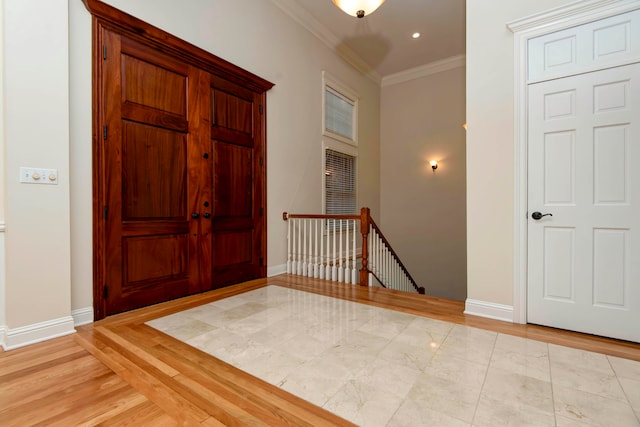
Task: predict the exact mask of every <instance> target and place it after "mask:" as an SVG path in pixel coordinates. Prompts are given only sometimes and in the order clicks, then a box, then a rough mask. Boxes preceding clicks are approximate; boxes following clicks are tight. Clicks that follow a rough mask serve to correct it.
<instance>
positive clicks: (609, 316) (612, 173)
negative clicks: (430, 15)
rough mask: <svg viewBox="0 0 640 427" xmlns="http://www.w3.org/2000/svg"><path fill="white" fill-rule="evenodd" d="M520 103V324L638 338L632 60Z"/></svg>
mask: <svg viewBox="0 0 640 427" xmlns="http://www.w3.org/2000/svg"><path fill="white" fill-rule="evenodd" d="M528 99H529V100H528V103H529V131H528V211H529V212H528V215H529V220H528V277H527V301H528V302H527V305H528V307H527V317H528V322H529V323H536V324H541V325H547V326H552V327H557V328H562V329H569V330H574V331H580V332H587V333H591V334H596V335H603V336H608V337H614V338H620V339H625V340H630V341H636V342H640V64H632V65H626V66H621V67H616V68H611V69H606V70H601V71H596V72H591V73H585V74H581V75H576V76H571V77H566V78H561V79H556V80H550V81H546V82H541V83H536V84H532V85H530V86H529V98H528ZM535 212H540V213H541V214H542V215H545V214H549V215H548V216H542V217H541V218H539V219H534V213H535Z"/></svg>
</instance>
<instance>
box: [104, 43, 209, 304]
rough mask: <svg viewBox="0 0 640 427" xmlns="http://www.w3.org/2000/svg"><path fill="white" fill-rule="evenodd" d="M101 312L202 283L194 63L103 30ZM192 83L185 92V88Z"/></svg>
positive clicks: (180, 293)
mask: <svg viewBox="0 0 640 427" xmlns="http://www.w3.org/2000/svg"><path fill="white" fill-rule="evenodd" d="M104 46H105V51H104V66H105V68H104V70H105V73H104V78H103V84H104V99H105V113H106V114H105V125H104V130H103V139H104V141H103V147H104V148H103V149H104V151H103V152H104V162H105V167H104V176H105V193H104V195H105V204H104V207H103V217H104V220H105V231H106V232H105V250H106V253H105V257H106V266H105V267H106V269H105V270H106V271H105V273H106V277H105V279H106V280H105V289H104V297H105V299H106V313H105V314H106V315H109V314H114V313H118V312H121V311H125V310H129V309H132V308H137V307H141V306H145V305H150V304H153V303H157V302H160V301H165V300H168V299H172V298H177V297H180V296H184V295H188V294H191V293H195V292H198V291H199V290H200V289H201V281H200V266H199V239H200V235H199V234H200V233H199V230H198V227H199V222H198V220H197V218H192V216H191V215H192V213H194V212H197V207H196V206H195V205H196V203H197V189H198V186H199V184H200V177H199V174H198V173H197V171H198V169H199V167H200V165H199V161H198V157H199V156H198V155H197V153H198V152H199V151H200V150H199V147H198V144H199V141H198V139H197V138H195V137H194V133H193V132H190V126H193V125H194V124H197V123H198V117H196V114H198V111H199V109H198V105H197V102H198V97H197V96H191V94H192V93H193V92H194V90H193V89H194V87H193V86H196V85H197V81H198V78H199V72H198V71H197V70H194V69H193V68H191V67H189V66H188V65H186V64H183V63H181V62H180V61H176V60H175V59H173V58H171V57H170V56H168V55H162V54H159V53H158V52H156V51H154V50H152V49H150V48H148V47H146V46H144V45H142V44H140V43H136V42H134V41H132V40H130V39H127V38H126V37H122V36H120V35H118V34H115V33H112V32H109V31H106V32H105V45H104ZM190 92H191V93H190Z"/></svg>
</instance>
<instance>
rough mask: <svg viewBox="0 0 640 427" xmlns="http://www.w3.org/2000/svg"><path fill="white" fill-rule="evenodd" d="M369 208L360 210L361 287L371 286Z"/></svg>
mask: <svg viewBox="0 0 640 427" xmlns="http://www.w3.org/2000/svg"><path fill="white" fill-rule="evenodd" d="M369 218H371V211H370V209H369V208H362V209H360V233H362V268H361V269H360V286H369V228H370V227H369V225H370V224H369Z"/></svg>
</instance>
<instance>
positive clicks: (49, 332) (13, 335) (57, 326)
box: [2, 316, 76, 350]
mask: <svg viewBox="0 0 640 427" xmlns="http://www.w3.org/2000/svg"><path fill="white" fill-rule="evenodd" d="M75 331H76V330H75V329H74V328H73V317H71V316H66V317H61V318H59V319H53V320H48V321H46V322H40V323H34V324H33V325H27V326H21V327H19V328H15V329H8V330H6V332H5V334H4V336H5V339H4V342H3V343H2V347H3V348H4V349H5V350H13V349H14V348H18V347H23V346H25V345H29V344H35V343H37V342H41V341H46V340H49V339H52V338H58V337H61V336H64V335H69V334H73V333H75Z"/></svg>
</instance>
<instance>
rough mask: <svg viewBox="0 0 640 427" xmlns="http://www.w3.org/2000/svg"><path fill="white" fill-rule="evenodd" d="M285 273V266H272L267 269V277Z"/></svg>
mask: <svg viewBox="0 0 640 427" xmlns="http://www.w3.org/2000/svg"><path fill="white" fill-rule="evenodd" d="M286 272H287V264H280V265H272V266H271V267H267V277H273V276H277V275H278V274H285V273H286Z"/></svg>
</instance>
